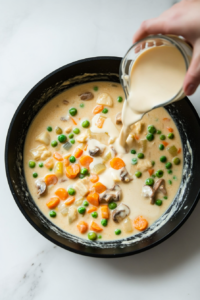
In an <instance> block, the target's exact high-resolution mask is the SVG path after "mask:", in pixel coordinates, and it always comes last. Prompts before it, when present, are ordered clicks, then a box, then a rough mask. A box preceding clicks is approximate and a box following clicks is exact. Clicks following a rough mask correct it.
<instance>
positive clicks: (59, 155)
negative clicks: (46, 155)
mask: <svg viewBox="0 0 200 300" xmlns="http://www.w3.org/2000/svg"><path fill="white" fill-rule="evenodd" d="M53 157H54V158H55V159H56V160H58V161H62V160H63V157H62V155H61V154H60V153H58V152H54V154H53Z"/></svg>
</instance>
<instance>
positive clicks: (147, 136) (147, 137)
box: [146, 133, 154, 142]
mask: <svg viewBox="0 0 200 300" xmlns="http://www.w3.org/2000/svg"><path fill="white" fill-rule="evenodd" d="M146 139H147V141H149V142H151V141H153V139H154V135H153V134H152V133H148V134H147V135H146Z"/></svg>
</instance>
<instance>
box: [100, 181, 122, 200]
mask: <svg viewBox="0 0 200 300" xmlns="http://www.w3.org/2000/svg"><path fill="white" fill-rule="evenodd" d="M121 197H122V190H121V188H120V186H119V185H118V184H116V185H115V186H114V187H113V188H112V189H107V190H106V191H105V192H103V193H102V194H101V195H100V199H99V200H100V202H107V203H108V202H110V201H115V202H118V201H120V200H121Z"/></svg>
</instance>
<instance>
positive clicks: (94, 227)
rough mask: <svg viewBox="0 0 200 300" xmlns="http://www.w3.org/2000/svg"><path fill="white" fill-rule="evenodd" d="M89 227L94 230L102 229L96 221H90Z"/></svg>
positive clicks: (99, 230)
mask: <svg viewBox="0 0 200 300" xmlns="http://www.w3.org/2000/svg"><path fill="white" fill-rule="evenodd" d="M90 229H91V230H93V231H96V232H101V231H102V230H103V228H101V227H100V226H99V225H98V224H97V223H95V222H94V221H92V223H91V225H90Z"/></svg>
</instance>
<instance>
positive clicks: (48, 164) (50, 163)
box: [44, 157, 54, 169]
mask: <svg viewBox="0 0 200 300" xmlns="http://www.w3.org/2000/svg"><path fill="white" fill-rule="evenodd" d="M44 165H45V167H46V168H47V169H52V168H53V166H54V159H53V157H50V158H48V159H47V160H46V161H45V163H44Z"/></svg>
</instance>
